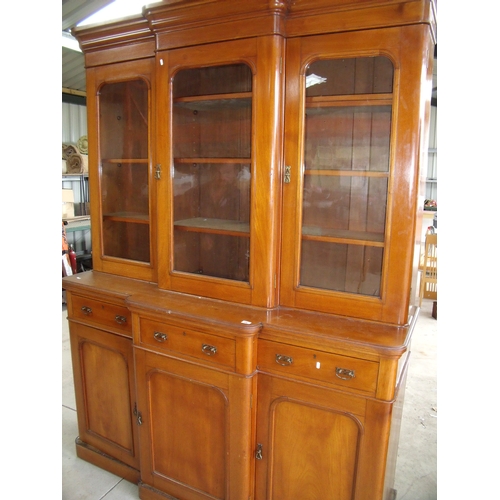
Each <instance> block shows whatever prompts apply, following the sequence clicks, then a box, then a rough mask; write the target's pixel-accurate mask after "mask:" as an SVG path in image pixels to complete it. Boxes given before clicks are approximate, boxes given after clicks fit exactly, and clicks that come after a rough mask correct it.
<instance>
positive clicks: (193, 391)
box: [135, 349, 250, 500]
mask: <svg viewBox="0 0 500 500" xmlns="http://www.w3.org/2000/svg"><path fill="white" fill-rule="evenodd" d="M135 356H136V376H137V383H138V387H140V389H139V390H138V393H139V411H140V412H141V414H142V417H141V418H142V425H141V426H140V438H141V460H143V462H141V480H142V482H143V483H144V484H146V485H149V486H152V487H153V488H156V489H157V490H160V491H162V492H164V493H167V494H169V495H172V496H174V497H175V498H181V499H183V500H201V499H228V500H229V499H230V500H233V498H234V499H235V500H243V499H244V500H248V498H249V472H250V459H249V456H250V449H249V448H250V439H249V437H247V438H246V440H245V442H243V441H244V440H243V438H242V434H243V431H242V429H244V428H245V427H249V417H247V416H245V412H243V411H240V410H239V406H238V405H239V401H241V400H242V399H243V397H242V394H241V393H239V394H238V391H236V392H234V391H235V387H237V385H236V384H239V383H243V384H247V382H246V381H245V380H244V379H241V381H240V379H237V378H236V377H232V376H231V375H228V374H225V373H221V372H218V371H215V370H209V369H206V368H204V367H200V366H196V365H192V364H190V363H184V362H182V361H179V360H176V359H172V358H168V357H165V356H159V355H155V354H152V353H149V352H144V351H141V350H139V349H137V350H136V353H135ZM247 385H248V384H247ZM231 395H233V396H234V400H235V404H234V405H232V404H231V403H230V400H231ZM245 399H247V396H245ZM248 401H250V397H249V396H248ZM247 406H249V405H247ZM246 413H248V414H249V412H248V411H247V412H246ZM240 426H241V429H240Z"/></svg>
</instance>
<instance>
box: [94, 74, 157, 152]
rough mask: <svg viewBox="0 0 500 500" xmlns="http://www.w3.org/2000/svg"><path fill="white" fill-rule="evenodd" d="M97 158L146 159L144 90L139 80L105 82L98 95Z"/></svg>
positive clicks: (146, 136)
mask: <svg viewBox="0 0 500 500" xmlns="http://www.w3.org/2000/svg"><path fill="white" fill-rule="evenodd" d="M99 120H100V123H99V134H100V137H99V139H100V148H101V158H103V159H105V158H147V157H148V87H147V84H146V82H144V81H143V80H131V81H127V82H119V83H108V84H105V85H103V87H102V88H101V91H100V92H99Z"/></svg>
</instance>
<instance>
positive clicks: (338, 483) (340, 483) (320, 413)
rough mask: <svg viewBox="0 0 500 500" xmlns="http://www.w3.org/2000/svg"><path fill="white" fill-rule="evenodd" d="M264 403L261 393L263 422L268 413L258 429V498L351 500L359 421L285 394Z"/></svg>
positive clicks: (357, 448) (353, 486)
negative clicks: (259, 453) (264, 414)
mask: <svg viewBox="0 0 500 500" xmlns="http://www.w3.org/2000/svg"><path fill="white" fill-rule="evenodd" d="M264 399H267V398H265V397H264ZM262 402H264V401H263V400H262V399H261V394H260V393H259V410H258V411H259V418H261V417H262V416H263V413H267V418H266V419H265V421H266V423H267V425H264V426H262V421H261V422H260V423H259V427H258V429H259V431H258V435H257V441H258V444H257V446H258V447H260V446H261V447H262V448H261V449H262V455H261V456H262V459H261V460H257V461H256V462H257V463H256V467H257V484H256V493H257V494H256V499H258V500H264V499H266V500H283V499H300V500H352V499H353V498H354V488H355V477H356V466H357V457H358V450H359V440H360V435H361V433H362V429H361V424H360V421H359V420H358V418H357V417H356V416H354V415H352V414H349V413H346V412H344V411H339V410H337V409H334V408H331V407H328V406H324V405H322V404H320V403H319V402H314V401H304V400H294V399H293V398H292V397H288V396H284V395H283V396H274V397H272V398H271V400H270V401H267V404H266V403H265V402H264V408H262V407H261V406H260V404H261V403H262ZM261 430H262V431H261ZM266 448H267V449H266Z"/></svg>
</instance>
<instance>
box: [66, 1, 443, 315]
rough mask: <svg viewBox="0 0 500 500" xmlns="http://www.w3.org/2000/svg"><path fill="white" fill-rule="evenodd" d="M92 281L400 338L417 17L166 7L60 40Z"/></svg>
mask: <svg viewBox="0 0 500 500" xmlns="http://www.w3.org/2000/svg"><path fill="white" fill-rule="evenodd" d="M75 36H76V37H77V38H78V39H79V40H80V43H81V46H82V49H83V51H84V53H85V62H86V66H87V75H88V76H87V82H88V92H87V103H88V106H87V109H88V113H89V120H88V123H89V144H90V146H91V147H90V149H89V178H90V184H91V217H92V228H93V234H92V238H93V242H94V255H93V258H94V269H96V270H98V271H104V272H109V273H113V274H119V275H123V276H129V277H134V278H138V279H142V280H147V281H153V282H156V283H158V286H159V288H161V289H165V290H172V291H176V292H182V293H186V294H191V295H196V296H205V297H211V298H215V299H221V300H226V301H232V302H237V303H242V304H249V305H253V306H260V307H267V308H273V307H277V306H280V305H283V306H288V307H293V308H300V309H307V310H313V311H321V312H328V313H335V314H340V315H345V316H352V317H359V318H363V319H370V320H375V321H382V322H387V323H394V324H405V323H406V322H407V321H408V311H409V306H410V297H411V296H412V289H414V282H413V280H414V276H415V270H416V258H415V248H416V247H415V245H414V241H415V235H416V234H417V233H419V231H420V227H419V224H420V222H419V215H418V213H419V210H418V207H417V205H418V202H419V193H418V188H419V182H418V179H419V178H420V170H421V168H422V167H423V166H424V164H425V161H426V160H425V154H423V152H425V149H426V139H427V130H428V118H429V115H428V108H429V102H430V96H431V77H432V56H433V43H435V36H436V30H435V4H434V2H433V1H431V0H404V1H403V0H335V1H332V0H294V1H291V0H246V1H245V2H236V1H233V0H168V1H164V2H159V3H157V4H152V5H149V6H147V7H145V8H144V9H143V14H142V15H141V16H136V17H133V18H129V19H124V20H121V21H119V22H116V23H111V24H109V25H106V26H104V25H103V26H99V25H95V26H90V27H87V28H81V29H77V30H75Z"/></svg>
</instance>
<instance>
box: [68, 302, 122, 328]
mask: <svg viewBox="0 0 500 500" xmlns="http://www.w3.org/2000/svg"><path fill="white" fill-rule="evenodd" d="M68 315H69V318H70V319H73V320H78V321H83V322H85V323H88V324H90V325H94V326H101V327H104V328H106V329H107V330H110V331H114V332H122V333H125V334H127V336H128V337H131V336H132V320H131V314H130V311H129V310H128V309H127V308H126V307H125V306H119V305H117V304H111V303H108V302H102V301H100V300H96V299H91V298H88V297H82V296H80V295H74V294H72V295H71V307H70V308H68Z"/></svg>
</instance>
